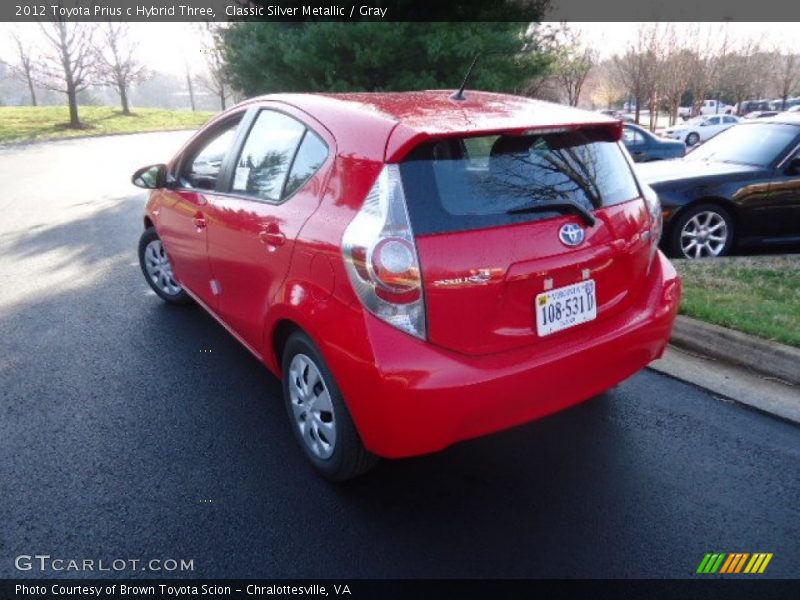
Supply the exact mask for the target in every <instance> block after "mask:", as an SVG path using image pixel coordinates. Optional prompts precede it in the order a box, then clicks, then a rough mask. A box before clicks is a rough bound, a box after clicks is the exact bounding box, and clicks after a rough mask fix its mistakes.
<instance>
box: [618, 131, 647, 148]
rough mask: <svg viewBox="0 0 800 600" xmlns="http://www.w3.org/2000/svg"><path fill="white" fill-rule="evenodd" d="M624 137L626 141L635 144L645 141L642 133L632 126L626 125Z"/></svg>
mask: <svg viewBox="0 0 800 600" xmlns="http://www.w3.org/2000/svg"><path fill="white" fill-rule="evenodd" d="M622 139H623V141H624V142H627V143H628V144H633V145H637V144H643V143H644V138H643V137H642V134H641V133H639V132H638V131H636V130H635V129H633V128H632V127H626V128H625V129H624V130H623V133H622Z"/></svg>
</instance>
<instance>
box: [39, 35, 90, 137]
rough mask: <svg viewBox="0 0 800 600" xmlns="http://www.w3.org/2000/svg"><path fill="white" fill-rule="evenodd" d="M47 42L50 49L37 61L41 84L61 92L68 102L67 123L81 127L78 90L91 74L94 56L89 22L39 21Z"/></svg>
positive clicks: (82, 87)
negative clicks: (38, 62)
mask: <svg viewBox="0 0 800 600" xmlns="http://www.w3.org/2000/svg"><path fill="white" fill-rule="evenodd" d="M39 26H40V28H41V30H42V32H43V33H44V35H45V37H46V38H47V40H48V41H49V42H50V52H49V53H46V54H45V55H44V56H43V57H42V60H41V62H40V68H39V77H41V83H42V85H43V86H44V87H46V88H48V89H51V90H55V91H59V92H62V93H63V94H66V96H67V103H68V104H69V126H70V127H76V128H77V127H81V126H82V125H81V121H80V119H79V117H78V93H79V92H81V91H83V90H85V89H86V88H87V87H89V85H90V83H91V77H92V76H93V75H94V68H95V62H96V55H97V53H96V52H95V49H94V46H93V37H94V31H95V27H94V25H93V24H91V23H65V22H64V21H55V22H53V23H40V24H39Z"/></svg>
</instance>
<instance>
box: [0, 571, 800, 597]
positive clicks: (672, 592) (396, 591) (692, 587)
mask: <svg viewBox="0 0 800 600" xmlns="http://www.w3.org/2000/svg"><path fill="white" fill-rule="evenodd" d="M123 586H125V587H126V588H127V592H126V593H122V591H123ZM161 586H165V587H163V588H162V587H161ZM204 586H205V587H204ZM345 586H346V588H345ZM141 588H146V589H149V590H150V592H151V593H144V594H141V593H136V592H135V591H132V590H133V589H141ZM33 589H36V591H32V590H33ZM345 589H346V591H345ZM98 590H100V593H99V594H97V593H96V592H97V591H98ZM204 592H205V593H204ZM275 597H277V598H343V599H352V600H362V599H372V598H376V599H380V600H394V599H404V600H408V599H412V600H427V599H429V598H430V599H434V598H435V599H437V600H438V599H456V598H457V599H459V600H462V599H471V598H480V599H482V600H491V599H500V598H502V599H517V598H519V599H525V600H530V599H531V598H537V597H540V598H581V599H587V600H588V599H598V598H616V599H622V598H624V599H629V598H631V599H632V598H646V599H647V600H661V599H665V600H666V599H669V600H677V599H680V600H692V599H698V600H699V599H702V600H714V599H716V598H724V599H726V600H731V599H733V600H735V599H739V598H747V599H748V600H752V599H756V598H757V599H758V600H785V599H788V598H799V597H800V580H785V579H784V580H781V579H755V578H753V577H752V576H750V577H744V576H742V577H730V578H716V577H715V578H713V579H712V578H708V577H704V576H698V577H697V578H694V579H671V580H652V579H651V580H647V579H633V580H616V579H615V580H558V579H544V580H525V579H516V580H464V579H421V580H364V579H352V580H283V579H274V580H256V579H217V580H211V579H158V580H157V579H134V580H130V579H128V580H126V579H3V580H0V598H2V599H4V600H29V599H33V598H40V599H41V598H46V599H48V600H50V599H59V600H76V599H88V598H100V599H103V600H117V599H124V600H131V599H134V598H136V599H138V598H158V599H167V598H169V599H172V600H174V599H176V598H179V599H184V600H188V599H193V598H215V599H225V600H252V599H255V598H275Z"/></svg>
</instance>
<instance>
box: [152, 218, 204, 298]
mask: <svg viewBox="0 0 800 600" xmlns="http://www.w3.org/2000/svg"><path fill="white" fill-rule="evenodd" d="M139 266H140V267H141V269H142V274H143V275H144V279H145V281H147V284H148V285H149V286H150V289H152V290H153V291H154V292H155V293H156V294H157V295H158V297H159V298H161V299H162V300H165V301H167V302H170V303H171V304H191V302H192V298H191V297H190V296H189V294H187V293H186V292H185V291H184V289H183V288H182V287H181V285H180V284H179V283H178V282H177V281H176V280H175V276H174V275H173V274H172V263H170V260H169V256H168V255H167V252H166V250H165V249H164V245H163V244H162V243H161V238H159V237H158V233H156V230H155V228H154V227H148V228H147V229H145V230H144V233H143V234H142V236H141V237H140V238H139Z"/></svg>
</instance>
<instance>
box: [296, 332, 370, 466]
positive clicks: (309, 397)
mask: <svg viewBox="0 0 800 600" xmlns="http://www.w3.org/2000/svg"><path fill="white" fill-rule="evenodd" d="M282 362H283V365H282V370H283V397H284V402H285V403H286V412H287V413H288V415H289V421H290V422H291V427H292V431H293V433H294V436H295V438H296V439H297V443H298V444H299V445H300V448H301V449H302V450H303V453H304V454H305V455H306V458H307V459H308V460H309V461H310V462H311V464H312V465H313V466H314V468H315V469H316V470H317V472H318V473H319V474H320V475H322V476H323V477H325V478H326V479H329V480H331V481H346V480H348V479H353V478H354V477H358V476H359V475H362V474H363V473H366V472H367V471H369V470H370V469H371V468H372V467H373V466H375V463H377V461H378V458H377V457H376V456H375V455H374V454H372V453H371V452H369V450H367V449H366V448H365V447H364V444H363V443H362V442H361V437H360V436H359V435H358V431H357V430H356V427H355V424H354V423H353V420H352V418H351V417H350V413H349V411H348V410H347V406H346V405H345V403H344V399H343V397H342V394H341V392H340V391H339V387H338V386H337V385H336V381H335V380H334V378H333V375H331V372H330V370H329V369H328V366H327V365H326V364H325V361H324V360H323V359H322V356H321V355H320V353H319V351H318V350H317V348H316V346H314V343H313V342H312V341H311V339H309V337H308V336H307V335H305V334H304V333H302V332H299V331H298V332H295V333H293V334H292V335H291V336H289V339H288V340H287V341H286V345H285V347H284V351H283V361H282Z"/></svg>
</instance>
